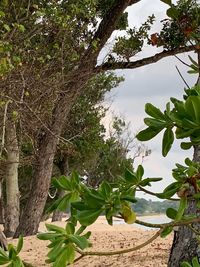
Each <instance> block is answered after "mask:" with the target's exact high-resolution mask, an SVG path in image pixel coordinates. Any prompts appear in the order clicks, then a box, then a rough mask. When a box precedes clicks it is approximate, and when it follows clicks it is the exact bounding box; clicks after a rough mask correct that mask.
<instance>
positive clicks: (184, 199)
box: [175, 197, 187, 221]
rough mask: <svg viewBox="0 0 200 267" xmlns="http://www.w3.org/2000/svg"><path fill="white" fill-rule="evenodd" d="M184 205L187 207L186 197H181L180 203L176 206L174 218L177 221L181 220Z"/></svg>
mask: <svg viewBox="0 0 200 267" xmlns="http://www.w3.org/2000/svg"><path fill="white" fill-rule="evenodd" d="M186 207H187V198H186V197H182V198H181V199H180V204H179V208H178V211H177V214H176V218H175V220H177V221H179V220H181V218H182V217H183V214H184V212H185V209H186Z"/></svg>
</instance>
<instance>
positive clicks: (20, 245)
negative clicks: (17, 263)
mask: <svg viewBox="0 0 200 267" xmlns="http://www.w3.org/2000/svg"><path fill="white" fill-rule="evenodd" d="M22 247H23V237H22V236H21V235H20V236H19V239H18V243H17V248H16V251H17V254H19V252H20V251H21V249H22Z"/></svg>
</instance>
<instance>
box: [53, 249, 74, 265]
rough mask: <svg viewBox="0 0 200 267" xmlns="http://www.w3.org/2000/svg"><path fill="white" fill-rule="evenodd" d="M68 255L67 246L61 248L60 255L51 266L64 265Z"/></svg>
mask: <svg viewBox="0 0 200 267" xmlns="http://www.w3.org/2000/svg"><path fill="white" fill-rule="evenodd" d="M69 256H70V255H69V253H67V248H66V247H64V248H62V250H61V253H60V255H59V256H58V258H57V259H56V261H55V262H54V264H53V267H66V265H67V263H68V258H69Z"/></svg>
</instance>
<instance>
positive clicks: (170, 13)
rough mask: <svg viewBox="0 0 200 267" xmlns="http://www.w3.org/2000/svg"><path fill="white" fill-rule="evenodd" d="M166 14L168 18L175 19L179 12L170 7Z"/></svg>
mask: <svg viewBox="0 0 200 267" xmlns="http://www.w3.org/2000/svg"><path fill="white" fill-rule="evenodd" d="M166 13H167V16H168V17H170V18H173V19H176V18H178V16H179V11H178V10H177V9H176V8H175V7H170V8H169V9H167V12H166Z"/></svg>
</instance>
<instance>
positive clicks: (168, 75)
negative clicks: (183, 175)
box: [108, 0, 196, 198]
mask: <svg viewBox="0 0 200 267" xmlns="http://www.w3.org/2000/svg"><path fill="white" fill-rule="evenodd" d="M166 8H167V6H166V5H165V4H163V3H161V2H160V1H159V0H154V1H149V0H142V1H141V2H139V3H138V4H135V5H133V6H132V7H130V8H128V12H129V21H130V24H131V25H132V26H134V25H135V26H139V25H140V24H141V22H144V21H145V20H146V18H147V16H148V15H151V14H152V13H154V14H155V16H156V18H157V22H156V24H155V26H154V29H153V32H154V31H156V30H157V31H158V29H159V21H160V20H161V19H163V18H164V17H165V10H166ZM158 51H159V50H157V51H156V49H155V48H154V49H152V48H151V49H147V50H146V51H145V52H143V53H140V54H139V55H137V56H135V59H134V60H137V59H139V58H142V57H144V56H149V55H152V53H153V52H158ZM180 57H181V58H182V59H183V60H185V61H188V56H187V54H183V55H181V56H180ZM193 57H194V58H195V57H196V56H195V55H194V56H193ZM175 66H178V68H179V69H180V71H181V73H182V75H183V76H184V77H185V79H186V80H187V82H188V83H189V84H190V85H193V84H194V83H195V80H196V77H195V76H193V75H188V74H187V67H186V66H184V65H183V64H181V63H180V62H179V61H178V60H177V59H176V58H175V57H169V58H166V59H163V60H161V61H159V62H158V63H155V64H152V65H148V66H145V67H142V68H138V69H134V70H126V71H125V70H123V71H122V70H119V71H118V72H117V73H118V74H120V75H123V76H124V77H125V82H124V83H122V84H121V85H120V86H119V87H118V88H116V89H114V90H113V91H112V93H111V95H113V96H114V101H113V103H112V110H114V112H115V113H116V114H121V115H123V116H124V117H125V118H126V121H130V122H131V129H132V134H133V135H135V133H137V132H138V130H139V129H140V130H141V129H142V128H144V123H143V119H144V117H145V112H144V105H145V103H147V102H150V103H152V104H153V105H155V106H157V107H159V108H162V109H164V107H165V104H166V103H167V102H168V101H169V98H170V97H171V96H173V97H177V98H182V95H183V89H184V87H185V85H184V83H183V81H182V80H181V78H180V76H179V75H178V72H177V70H176V68H175ZM108 117H109V115H108ZM162 134H163V133H162ZM162 134H161V135H159V136H158V137H156V138H154V140H152V141H149V142H146V143H145V144H146V145H147V146H148V148H150V149H151V150H152V154H151V155H150V156H149V157H148V158H146V159H145V161H144V163H143V166H144V168H145V174H146V176H148V177H163V178H164V180H163V182H160V185H158V184H157V183H156V186H154V187H152V190H153V191H157V192H158V191H162V189H163V188H164V187H166V186H167V184H169V183H171V182H172V181H173V180H172V178H171V177H172V176H171V170H172V168H174V166H175V162H179V163H183V161H184V159H185V158H186V157H188V156H190V157H191V156H192V151H189V152H188V151H183V150H181V149H180V146H179V142H178V141H175V144H174V145H173V148H172V150H171V151H170V152H169V154H168V156H167V157H166V158H163V157H162V154H161V142H162ZM147 198H151V197H149V196H147Z"/></svg>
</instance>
